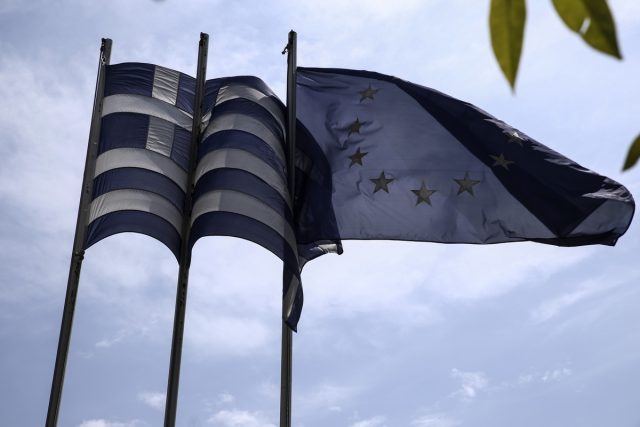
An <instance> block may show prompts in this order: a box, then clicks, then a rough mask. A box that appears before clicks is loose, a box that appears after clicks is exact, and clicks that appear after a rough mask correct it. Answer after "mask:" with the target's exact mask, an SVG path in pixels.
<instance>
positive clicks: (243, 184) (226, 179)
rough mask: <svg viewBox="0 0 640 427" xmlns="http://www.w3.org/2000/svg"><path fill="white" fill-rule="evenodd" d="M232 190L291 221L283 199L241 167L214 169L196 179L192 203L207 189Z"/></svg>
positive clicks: (289, 212)
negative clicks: (268, 207)
mask: <svg viewBox="0 0 640 427" xmlns="http://www.w3.org/2000/svg"><path fill="white" fill-rule="evenodd" d="M214 190H234V191H239V192H242V193H245V194H248V195H250V196H252V197H255V198H256V199H258V200H260V201H262V202H264V203H265V204H267V205H268V206H270V207H271V208H272V209H273V210H275V211H276V212H279V213H281V214H282V215H283V216H284V217H285V219H286V220H287V221H288V222H289V223H291V222H292V216H291V211H290V210H289V207H288V206H287V204H286V202H285V200H283V199H282V196H281V195H280V193H278V192H277V191H276V190H275V189H274V188H273V187H271V186H270V185H269V184H268V183H266V182H264V181H263V180H261V179H260V178H258V177H256V176H255V175H253V174H251V173H249V172H246V171H244V170H241V169H214V170H212V171H210V172H207V173H206V174H204V175H203V176H202V178H200V179H199V180H198V183H197V184H196V187H195V190H194V192H193V201H194V203H195V202H196V201H197V200H198V198H200V196H202V195H203V194H206V193H207V192H209V191H214Z"/></svg>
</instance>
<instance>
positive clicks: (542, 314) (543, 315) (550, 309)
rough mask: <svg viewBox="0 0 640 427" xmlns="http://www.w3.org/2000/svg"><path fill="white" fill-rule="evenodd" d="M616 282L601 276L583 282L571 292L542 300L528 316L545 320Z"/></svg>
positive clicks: (537, 320)
mask: <svg viewBox="0 0 640 427" xmlns="http://www.w3.org/2000/svg"><path fill="white" fill-rule="evenodd" d="M617 284H618V283H617V280H616V282H611V280H610V279H606V278H603V277H601V278H597V279H594V280H591V281H589V282H587V283H583V284H581V285H580V286H579V287H578V288H577V289H576V290H574V291H572V292H567V293H564V294H562V295H560V296H558V297H555V298H552V299H550V300H547V301H544V302H542V303H541V304H539V305H538V306H537V307H536V308H534V309H533V310H531V311H530V313H529V314H530V317H531V319H532V320H533V322H534V323H542V322H546V321H548V320H551V319H552V318H554V317H556V316H558V315H559V314H561V313H562V312H563V311H565V310H567V309H568V308H570V307H572V306H574V305H575V304H577V303H578V302H580V301H582V300H584V299H587V298H589V297H592V296H594V295H596V294H598V293H601V292H604V291H606V290H608V289H611V288H612V287H615V286H617Z"/></svg>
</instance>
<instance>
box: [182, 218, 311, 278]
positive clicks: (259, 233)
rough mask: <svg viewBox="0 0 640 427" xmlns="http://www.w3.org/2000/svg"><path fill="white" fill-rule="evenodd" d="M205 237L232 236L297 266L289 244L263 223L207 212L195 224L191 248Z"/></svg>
mask: <svg viewBox="0 0 640 427" xmlns="http://www.w3.org/2000/svg"><path fill="white" fill-rule="evenodd" d="M204 236H230V237H238V238H241V239H245V240H249V241H251V242H254V243H257V244H258V245H260V246H262V247H264V248H265V249H267V250H269V251H271V252H272V253H273V254H274V255H276V256H277V257H278V258H280V259H281V260H283V261H284V264H285V267H286V266H297V265H298V258H297V257H296V254H295V253H294V252H293V250H292V249H291V247H290V246H289V245H288V244H287V242H286V241H285V240H284V239H283V238H282V236H280V234H278V233H277V232H276V231H275V230H273V229H272V228H270V227H267V226H266V225H264V224H263V223H261V222H259V221H257V220H255V219H253V218H249V217H247V216H244V215H239V214H235V213H231V212H222V211H218V212H207V213H205V214H203V215H201V216H199V217H198V218H196V220H195V221H194V222H193V225H192V226H191V237H190V243H189V247H191V248H192V247H193V245H194V244H195V242H196V241H197V240H198V239H199V238H201V237H204Z"/></svg>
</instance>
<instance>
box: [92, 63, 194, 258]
mask: <svg viewBox="0 0 640 427" xmlns="http://www.w3.org/2000/svg"><path fill="white" fill-rule="evenodd" d="M194 89H195V79H194V78H193V77H190V76H187V75H185V74H182V73H179V72H177V71H174V70H170V69H168V68H164V67H160V66H157V65H151V64H138V63H125V64H117V65H111V66H107V73H106V76H105V97H104V101H103V106H102V124H101V132H100V141H99V144H98V157H97V160H96V171H95V178H94V182H93V196H92V201H91V206H90V215H89V220H88V222H89V224H88V230H87V242H86V246H87V247H89V246H91V245H92V244H94V243H96V242H98V241H100V240H101V239H103V238H105V237H107V236H110V235H112V234H115V233H121V232H125V231H131V232H137V233H142V234H147V235H149V236H151V237H153V238H155V239H158V240H159V241H161V242H162V243H164V244H165V245H166V246H167V247H168V248H169V249H170V250H171V251H172V252H173V253H174V255H175V256H176V258H178V256H179V255H178V254H179V252H180V244H181V241H182V239H181V225H182V219H183V213H184V199H185V192H186V191H187V188H186V187H187V176H188V173H189V171H188V168H189V146H190V144H191V126H192V115H193V104H194Z"/></svg>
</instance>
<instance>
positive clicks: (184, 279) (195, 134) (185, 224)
mask: <svg viewBox="0 0 640 427" xmlns="http://www.w3.org/2000/svg"><path fill="white" fill-rule="evenodd" d="M208 49H209V35H208V34H205V33H200V43H199V48H198V69H197V71H196V73H197V74H196V93H195V105H194V107H193V124H192V127H191V151H190V153H189V177H188V182H187V192H186V196H185V210H184V212H185V213H184V218H183V221H182V245H181V248H180V270H179V272H178V289H177V293H176V308H175V314H174V320H173V337H172V340H171V360H170V362H169V380H168V382H167V400H166V405H165V411H164V425H165V427H174V426H175V424H176V410H177V406H178V385H179V382H180V361H181V359H182V340H183V337H184V317H185V312H186V304H187V286H188V283H189V266H190V265H191V250H190V249H189V234H190V231H191V198H192V191H193V180H194V173H195V169H196V156H197V154H198V143H199V141H200V124H201V122H202V100H203V97H204V81H205V78H206V74H207V52H208Z"/></svg>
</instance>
